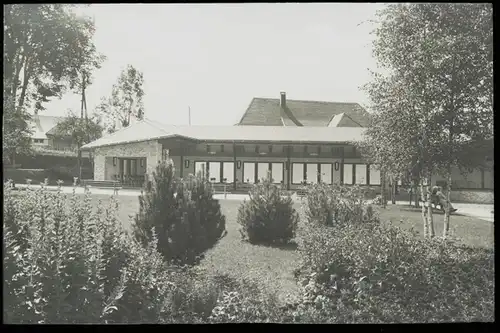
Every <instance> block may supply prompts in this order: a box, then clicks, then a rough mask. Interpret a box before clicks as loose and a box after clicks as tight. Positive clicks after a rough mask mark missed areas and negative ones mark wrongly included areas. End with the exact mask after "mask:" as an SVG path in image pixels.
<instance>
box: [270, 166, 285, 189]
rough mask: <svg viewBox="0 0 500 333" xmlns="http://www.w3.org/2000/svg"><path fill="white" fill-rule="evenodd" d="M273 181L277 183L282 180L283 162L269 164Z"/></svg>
mask: <svg viewBox="0 0 500 333" xmlns="http://www.w3.org/2000/svg"><path fill="white" fill-rule="evenodd" d="M271 171H272V175H271V177H272V178H273V183H275V184H279V183H281V182H282V181H283V163H273V164H271Z"/></svg>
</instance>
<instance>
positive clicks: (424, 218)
mask: <svg viewBox="0 0 500 333" xmlns="http://www.w3.org/2000/svg"><path fill="white" fill-rule="evenodd" d="M420 195H421V198H422V202H425V191H424V180H423V179H421V180H420ZM422 221H423V222H424V237H425V238H427V237H429V220H428V216H427V210H426V209H425V205H422Z"/></svg>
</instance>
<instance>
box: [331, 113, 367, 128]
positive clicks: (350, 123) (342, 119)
mask: <svg viewBox="0 0 500 333" xmlns="http://www.w3.org/2000/svg"><path fill="white" fill-rule="evenodd" d="M328 127H363V126H361V124H359V123H358V122H356V121H355V120H353V119H352V118H351V117H349V116H348V115H346V114H345V113H343V112H342V113H340V114H338V115H336V116H334V117H333V118H332V120H331V121H330V123H329V124H328Z"/></svg>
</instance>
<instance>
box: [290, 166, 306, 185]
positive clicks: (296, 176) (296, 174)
mask: <svg viewBox="0 0 500 333" xmlns="http://www.w3.org/2000/svg"><path fill="white" fill-rule="evenodd" d="M303 181H304V163H292V184H301V183H302V182H303Z"/></svg>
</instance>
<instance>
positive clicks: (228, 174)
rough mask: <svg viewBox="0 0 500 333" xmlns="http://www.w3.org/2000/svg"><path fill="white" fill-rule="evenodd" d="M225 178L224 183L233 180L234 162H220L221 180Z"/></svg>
mask: <svg viewBox="0 0 500 333" xmlns="http://www.w3.org/2000/svg"><path fill="white" fill-rule="evenodd" d="M224 178H225V179H226V183H232V182H234V162H223V163H222V180H224Z"/></svg>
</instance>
